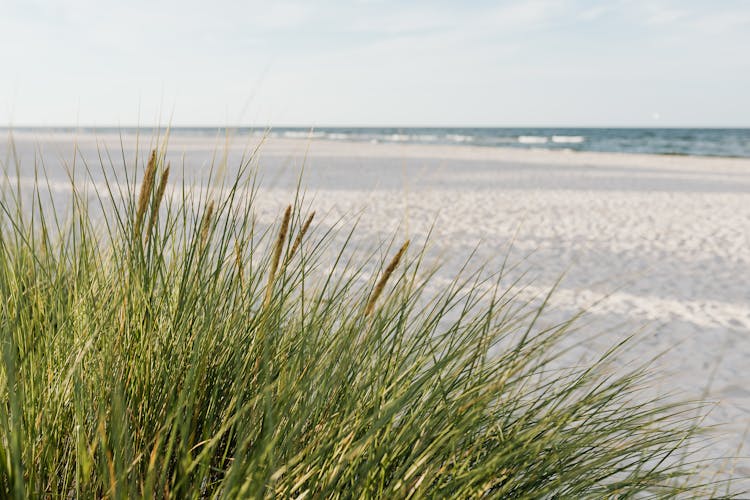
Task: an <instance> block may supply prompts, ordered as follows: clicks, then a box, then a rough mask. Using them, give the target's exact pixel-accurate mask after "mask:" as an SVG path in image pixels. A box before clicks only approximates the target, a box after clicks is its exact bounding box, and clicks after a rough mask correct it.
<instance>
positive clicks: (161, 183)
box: [146, 164, 170, 239]
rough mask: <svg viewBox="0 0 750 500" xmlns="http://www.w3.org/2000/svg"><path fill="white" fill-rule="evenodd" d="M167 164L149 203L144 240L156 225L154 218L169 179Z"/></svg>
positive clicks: (157, 212) (157, 213)
mask: <svg viewBox="0 0 750 500" xmlns="http://www.w3.org/2000/svg"><path fill="white" fill-rule="evenodd" d="M169 166H170V165H169V164H167V168H165V169H164V172H162V173H161V179H159V186H158V187H157V188H156V196H154V199H153V201H152V202H151V216H150V217H149V220H148V229H147V230H146V238H147V239H148V238H149V237H150V236H151V231H152V230H153V228H154V225H155V224H156V218H157V217H158V215H159V207H160V206H161V200H162V198H164V191H165V190H166V189H167V180H168V179H169Z"/></svg>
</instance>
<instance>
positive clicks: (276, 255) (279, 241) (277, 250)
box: [263, 205, 292, 305]
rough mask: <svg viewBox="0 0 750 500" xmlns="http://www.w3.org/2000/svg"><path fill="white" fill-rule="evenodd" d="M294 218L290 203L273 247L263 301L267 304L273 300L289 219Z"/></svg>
mask: <svg viewBox="0 0 750 500" xmlns="http://www.w3.org/2000/svg"><path fill="white" fill-rule="evenodd" d="M291 218H292V206H291V205H288V206H287V207H286V210H285V211H284V218H283V219H282V220H281V227H279V234H278V236H277V237H276V243H275V244H274V247H273V255H272V256H271V268H270V269H269V273H268V284H267V285H266V297H265V300H264V301H263V302H264V304H265V305H268V304H269V303H270V302H271V294H272V292H273V282H274V280H275V279H276V271H277V269H278V267H279V260H280V259H281V251H282V250H283V249H284V242H285V241H286V235H287V233H288V232H289V220H290V219H291Z"/></svg>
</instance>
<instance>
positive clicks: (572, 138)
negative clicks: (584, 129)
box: [552, 135, 586, 144]
mask: <svg viewBox="0 0 750 500" xmlns="http://www.w3.org/2000/svg"><path fill="white" fill-rule="evenodd" d="M585 140H586V138H585V137H584V136H582V135H553V136H552V142H555V143H558V144H580V143H582V142H583V141H585Z"/></svg>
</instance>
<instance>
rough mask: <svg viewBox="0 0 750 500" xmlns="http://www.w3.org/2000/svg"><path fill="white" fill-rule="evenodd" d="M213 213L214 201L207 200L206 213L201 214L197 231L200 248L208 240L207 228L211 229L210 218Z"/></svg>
mask: <svg viewBox="0 0 750 500" xmlns="http://www.w3.org/2000/svg"><path fill="white" fill-rule="evenodd" d="M213 215H214V201H213V200H211V201H209V202H208V207H206V213H204V214H203V220H201V229H200V233H199V242H200V248H201V249H202V248H203V247H204V246H205V245H206V242H207V241H208V230H209V229H211V218H212V217H213Z"/></svg>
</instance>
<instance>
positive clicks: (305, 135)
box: [284, 130, 325, 139]
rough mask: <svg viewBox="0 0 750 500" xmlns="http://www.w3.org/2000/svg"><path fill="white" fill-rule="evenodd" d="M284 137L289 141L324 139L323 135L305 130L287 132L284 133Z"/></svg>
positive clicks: (322, 133)
mask: <svg viewBox="0 0 750 500" xmlns="http://www.w3.org/2000/svg"><path fill="white" fill-rule="evenodd" d="M284 137H287V138H289V139H321V138H323V137H325V133H324V132H314V131H307V130H306V131H301V130H287V131H285V132H284Z"/></svg>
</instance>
